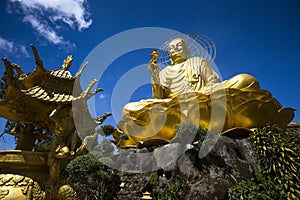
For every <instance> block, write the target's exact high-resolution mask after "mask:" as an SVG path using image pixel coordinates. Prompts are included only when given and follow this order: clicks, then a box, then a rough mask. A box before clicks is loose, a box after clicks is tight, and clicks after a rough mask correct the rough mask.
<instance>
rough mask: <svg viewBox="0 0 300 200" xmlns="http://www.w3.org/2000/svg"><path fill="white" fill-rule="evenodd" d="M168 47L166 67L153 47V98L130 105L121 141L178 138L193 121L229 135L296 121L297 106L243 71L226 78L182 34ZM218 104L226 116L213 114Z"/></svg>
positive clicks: (141, 142) (138, 142) (120, 125)
mask: <svg viewBox="0 0 300 200" xmlns="http://www.w3.org/2000/svg"><path fill="white" fill-rule="evenodd" d="M168 52H169V56H170V60H171V64H170V65H168V66H166V67H165V68H164V69H162V70H160V66H159V64H158V61H157V57H158V54H157V52H152V54H151V56H152V59H151V60H150V62H149V63H148V70H149V72H150V74H151V76H152V92H153V99H148V100H142V101H140V102H132V103H128V104H127V105H125V107H124V108H123V113H122V120H121V121H120V122H119V123H118V128H119V129H118V131H117V132H115V134H114V141H115V143H116V145H117V146H119V147H136V146H139V145H141V146H143V145H145V144H146V145H153V144H154V145H155V144H156V143H157V142H158V141H163V142H165V143H168V142H170V141H171V140H172V138H174V136H175V134H176V128H177V127H178V126H179V125H180V124H182V123H188V122H191V123H193V124H195V125H196V126H202V127H204V128H207V129H208V128H213V126H217V125H218V126H222V128H221V134H224V133H228V132H230V131H232V130H234V129H236V128H246V129H251V128H257V127H260V126H263V125H265V123H267V122H273V123H276V124H278V125H279V126H280V127H282V128H285V126H286V125H287V123H288V122H290V121H291V120H292V118H293V116H294V112H293V109H290V108H285V109H282V106H281V105H280V103H279V102H277V101H276V100H275V99H274V97H272V95H271V94H270V93H269V92H268V91H265V90H261V89H260V86H259V83H258V81H257V80H256V79H255V78H254V77H253V76H251V75H248V74H239V75H236V76H234V77H233V78H231V79H229V80H226V81H223V82H221V81H220V79H219V76H218V74H217V73H216V72H215V71H214V69H213V68H212V67H211V64H210V63H209V62H208V61H207V59H205V58H203V57H199V56H194V57H190V49H189V47H188V45H187V43H186V42H185V40H184V39H183V38H175V39H173V40H171V41H170V42H169V43H168ZM213 102H214V105H213ZM213 106H216V107H219V108H221V109H223V111H224V117H223V118H222V119H217V120H214V119H213V118H212V114H211V112H212V107H213ZM233 132H234V131H233ZM235 133H237V134H239V131H236V132H235Z"/></svg>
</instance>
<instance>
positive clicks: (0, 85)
mask: <svg viewBox="0 0 300 200" xmlns="http://www.w3.org/2000/svg"><path fill="white" fill-rule="evenodd" d="M6 89H7V83H6V73H4V74H3V76H2V77H0V99H3V98H4V95H5V92H6Z"/></svg>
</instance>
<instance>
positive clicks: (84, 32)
mask: <svg viewBox="0 0 300 200" xmlns="http://www.w3.org/2000/svg"><path fill="white" fill-rule="evenodd" d="M299 9H300V2H299V1H298V0H281V1H271V0H264V1H258V0H252V1H250V0H249V1H248V0H210V1H208V0H206V1H203V0H194V1H192V0H185V1H177V0H164V1H162V0H151V1H148V0H126V1H122V0H119V1H116V0H109V1H108V0H107V1H101V0H73V1H72V0H64V1H60V0H22V1H21V0H2V1H1V2H0V15H1V16H0V22H1V31H0V57H7V58H8V59H9V60H11V61H12V62H13V63H17V64H19V65H21V66H22V67H23V69H24V70H25V71H26V72H29V71H33V69H34V67H35V65H34V58H33V56H32V53H31V50H30V44H34V45H35V46H36V47H37V48H38V50H39V52H40V57H41V58H42V60H43V61H44V64H45V66H46V67H47V68H48V69H56V68H60V66H61V64H62V61H63V60H64V59H65V57H66V56H67V55H69V54H71V55H73V56H74V61H73V65H72V67H71V72H72V73H73V74H75V73H76V71H77V70H78V69H79V67H80V65H81V64H82V63H83V62H84V61H85V60H86V58H88V57H89V56H88V55H89V54H90V52H91V51H92V50H93V49H94V48H95V47H96V46H97V45H98V44H100V43H101V42H103V41H106V40H108V39H109V38H111V37H113V36H114V35H116V34H119V33H122V32H123V31H127V30H132V29H135V28H142V27H159V28H166V29H171V30H175V31H178V32H182V33H191V32H193V33H201V34H205V35H207V36H209V37H210V38H212V39H213V40H214V42H215V43H216V47H217V57H216V59H215V63H216V65H217V67H218V70H219V72H220V74H221V76H222V78H223V79H228V78H230V77H232V76H234V75H236V74H239V73H249V74H252V75H253V76H255V77H256V78H257V79H258V80H259V82H260V84H261V88H262V89H265V90H269V91H270V92H271V93H272V94H273V96H274V97H275V98H276V99H277V100H278V101H279V102H280V103H281V104H282V105H283V107H292V108H295V109H297V110H298V111H296V116H295V118H294V120H293V121H298V120H300V111H299V109H300V103H299V99H300V92H299V86H300V78H299V75H300V59H299V58H300V50H299V46H300V37H299V35H300V26H299V22H300V12H299ZM136 37H137V40H138V37H139V36H138V35H136ZM141 37H142V36H141ZM155 39H156V38H155V35H153V40H155ZM129 42H131V43H134V42H135V40H130V41H129ZM120 45H121V44H120ZM298 45H299V46H298ZM118 48H121V47H120V46H118V45H111V46H110V47H109V48H107V51H108V52H115V51H117V50H118ZM150 51H151V49H142V48H141V49H137V50H135V51H132V52H128V53H126V54H124V55H120V56H119V57H118V58H116V59H115V60H114V61H113V63H111V65H109V66H106V70H105V71H104V73H103V74H102V76H101V77H99V78H98V79H99V82H98V87H101V88H103V89H104V92H102V93H100V94H98V95H97V96H96V97H95V99H94V101H95V110H96V114H97V115H98V116H100V115H102V114H103V113H104V112H107V111H110V112H111V111H112V110H113V109H112V107H114V105H111V104H112V103H111V102H112V99H111V97H112V95H113V94H112V93H113V91H114V89H115V85H116V83H117V82H118V80H119V79H120V78H121V77H122V76H123V75H124V74H126V73H127V72H128V71H129V70H130V69H133V68H134V67H136V66H138V65H145V64H146V63H147V62H148V61H149V59H150V57H149V53H150ZM104 60H105V57H104V55H99V57H98V60H97V66H94V65H92V66H91V67H90V69H93V68H94V67H100V68H101V67H103V66H104ZM88 68H89V65H88ZM3 71H4V67H3V65H2V67H0V73H1V74H2V73H3ZM135 78H136V79H143V80H147V81H148V82H150V76H149V75H148V74H145V75H144V76H142V77H139V76H137V77H134V79H135ZM125 88H126V87H125ZM130 93H133V95H132V98H131V101H134V100H138V99H141V98H150V97H151V87H150V85H149V84H148V85H145V86H142V87H140V88H138V89H137V90H136V91H135V92H132V91H130ZM114 97H115V98H120V99H122V95H114ZM113 101H114V100H113ZM114 112H115V115H114V117H112V118H110V119H109V120H107V122H106V123H107V124H116V123H117V121H118V120H119V115H120V113H121V110H118V109H117V110H116V109H115V110H114ZM116 113H118V114H116ZM3 122H4V120H1V123H0V129H1V130H2V126H3ZM12 144H13V141H12V139H11V138H9V137H5V141H3V139H0V149H1V148H3V149H9V148H12V147H11V146H12Z"/></svg>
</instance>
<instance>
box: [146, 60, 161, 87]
mask: <svg viewBox="0 0 300 200" xmlns="http://www.w3.org/2000/svg"><path fill="white" fill-rule="evenodd" d="M148 70H149V72H150V74H151V76H152V78H153V81H154V82H157V83H158V82H159V72H160V69H159V65H158V63H157V62H155V60H150V62H149V63H148Z"/></svg>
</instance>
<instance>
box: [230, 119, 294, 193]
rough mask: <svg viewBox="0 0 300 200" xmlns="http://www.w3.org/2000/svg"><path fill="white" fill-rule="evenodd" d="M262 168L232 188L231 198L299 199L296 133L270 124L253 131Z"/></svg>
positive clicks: (256, 151) (252, 137)
mask: <svg viewBox="0 0 300 200" xmlns="http://www.w3.org/2000/svg"><path fill="white" fill-rule="evenodd" d="M250 141H251V142H252V143H253V145H254V149H255V153H256V155H257V159H258V162H259V165H260V168H261V171H260V172H259V173H257V174H256V177H255V179H250V180H248V181H244V182H241V183H239V184H237V185H235V186H234V187H232V188H231V189H230V190H229V196H230V199H296V198H298V197H299V196H300V185H299V183H300V179H299V171H298V170H299V168H300V156H299V149H298V147H297V145H298V144H299V138H298V136H297V135H296V134H293V133H285V132H283V131H282V130H280V129H279V128H278V127H276V126H275V125H271V124H268V125H266V126H265V127H263V128H260V129H257V130H256V131H254V132H253V133H252V134H250Z"/></svg>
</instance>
